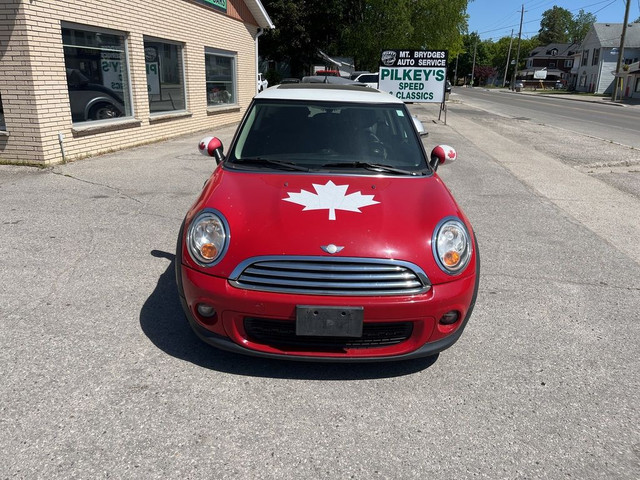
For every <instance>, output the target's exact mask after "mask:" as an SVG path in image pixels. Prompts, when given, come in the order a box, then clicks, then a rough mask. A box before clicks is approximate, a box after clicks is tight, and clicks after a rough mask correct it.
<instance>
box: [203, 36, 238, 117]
mask: <svg viewBox="0 0 640 480" xmlns="http://www.w3.org/2000/svg"><path fill="white" fill-rule="evenodd" d="M204 60H205V68H206V76H207V77H206V78H207V105H209V106H217V105H229V104H236V103H238V99H237V94H236V84H237V81H236V54H235V53H233V52H224V51H221V50H214V49H209V48H208V49H206V50H205V55H204Z"/></svg>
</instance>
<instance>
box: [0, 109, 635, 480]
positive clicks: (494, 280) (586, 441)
mask: <svg viewBox="0 0 640 480" xmlns="http://www.w3.org/2000/svg"><path fill="white" fill-rule="evenodd" d="M458 108H459V109H460V110H459V111H458V112H457V113H456V112H455V111H454V110H455V107H453V106H452V108H451V110H450V112H449V118H448V125H443V124H442V123H439V122H437V121H436V120H435V119H436V118H437V111H436V110H435V109H434V108H433V106H429V107H422V106H414V109H415V110H414V111H415V112H416V113H417V114H418V115H420V116H421V117H422V118H423V119H424V120H425V121H427V122H428V128H429V130H430V135H429V137H428V138H427V143H428V144H429V146H433V145H434V144H435V143H448V144H451V145H454V146H455V147H456V148H457V149H458V152H459V157H460V158H459V161H458V162H457V163H454V164H451V165H449V166H446V167H442V168H441V169H440V171H439V173H440V174H441V176H442V177H443V178H444V179H445V180H446V181H447V183H448V185H449V187H450V188H451V189H452V191H453V192H454V194H455V195H456V197H457V198H458V200H459V201H460V203H461V204H462V206H463V208H464V209H465V210H466V212H467V214H468V216H469V217H470V219H471V221H472V223H473V224H474V226H475V229H476V232H477V235H478V238H479V242H480V248H481V253H482V261H483V265H482V277H481V285H480V293H479V296H478V301H477V306H476V310H475V312H474V316H473V317H472V319H471V321H470V323H469V326H468V328H467V330H466V331H465V334H464V335H463V337H462V338H461V340H460V341H459V342H458V343H457V344H456V345H455V346H454V347H453V348H451V349H450V350H447V351H446V352H443V353H442V354H440V356H439V357H437V358H435V359H429V360H422V361H415V362H405V363H399V364H382V365H346V366H340V365H320V364H299V363H286V362H276V361H267V360H259V359H254V358H245V357H239V356H235V355H232V354H228V353H224V352H219V351H216V350H215V349H213V348H210V347H208V346H207V345H204V344H202V343H201V342H199V341H198V340H197V339H196V338H195V336H194V335H193V334H192V333H191V332H190V330H189V329H188V327H187V325H186V323H185V321H184V320H183V319H182V316H181V312H180V306H179V303H178V301H177V297H176V293H175V280H174V276H173V266H174V265H173V261H174V249H175V239H176V235H177V232H178V228H179V226H180V223H181V221H182V216H183V214H184V212H185V211H186V209H187V208H188V206H189V204H190V203H191V202H192V201H193V200H194V199H195V197H196V195H197V193H198V191H199V189H200V188H201V186H202V184H203V182H204V180H205V179H206V177H207V176H208V175H209V173H210V172H211V170H212V167H213V165H212V163H211V161H210V160H207V159H204V158H203V157H201V156H200V155H199V154H198V153H197V152H196V150H195V147H196V142H197V140H198V139H199V138H200V137H201V136H202V135H201V134H196V135H193V136H189V137H184V138H180V139H177V140H172V141H169V142H164V143H160V144H156V145H150V146H146V147H143V148H138V149H132V150H128V151H124V152H118V153H114V154H110V155H105V156H102V157H96V158H92V159H87V160H83V161H80V162H77V163H73V164H68V165H63V166H58V167H55V168H51V169H44V170H34V169H27V168H23V167H11V166H0V192H1V194H2V199H3V200H2V203H1V204H0V216H1V218H2V223H1V225H0V228H1V230H0V231H1V235H2V239H3V241H2V243H1V244H0V266H1V268H0V282H1V283H2V285H3V288H2V290H1V291H0V318H1V323H0V328H1V329H2V331H1V335H0V398H1V399H2V402H1V403H0V429H1V431H0V451H1V452H2V455H1V456H0V472H1V476H2V478H29V479H31V478H108V477H109V478H145V479H146V478H162V479H166V478H180V479H182V478H194V479H195V478H242V479H248V478H265V479H267V478H269V479H271V478H274V479H276V478H301V479H318V478H323V479H336V478H358V479H372V478H385V479H397V478H407V479H409V478H415V479H424V478H430V479H447V480H449V479H452V478H487V479H496V478H509V479H515V478H549V479H558V478H582V479H602V478H620V479H636V478H638V477H639V476H640V434H639V431H638V428H637V425H638V424H640V415H639V412H638V403H637V398H638V395H639V394H640V391H639V384H640V381H639V380H640V373H639V372H640V360H639V359H640V355H639V353H640V352H639V351H638V350H639V349H638V345H639V342H638V339H639V333H640V332H639V329H640V327H639V326H640V322H639V321H638V320H639V318H638V311H639V308H638V307H639V306H640V265H639V264H638V263H637V261H634V259H633V258H632V256H631V254H630V253H629V252H631V251H632V250H633V247H634V245H635V247H637V246H638V245H637V237H636V239H635V241H636V243H632V244H631V245H629V246H626V247H625V246H624V245H622V246H621V245H616V244H615V243H613V242H612V241H611V238H610V237H608V236H607V235H608V234H604V233H602V232H600V231H598V229H597V228H596V227H597V222H595V223H596V225H589V224H587V223H586V222H585V220H583V219H581V218H580V217H578V216H576V215H574V211H573V210H571V209H569V207H568V206H566V205H564V204H561V203H560V200H561V198H559V196H557V195H556V193H557V192H555V190H553V189H554V188H555V187H557V186H558V185H562V184H564V183H565V182H567V181H569V180H575V179H576V178H578V179H584V177H587V179H588V180H589V181H590V182H591V181H593V182H591V183H590V185H591V188H592V190H593V198H592V201H591V203H589V204H585V205H583V206H582V208H583V209H584V211H586V212H588V211H590V209H591V208H592V207H593V206H594V205H596V204H598V203H600V202H601V201H602V195H601V193H602V192H608V193H610V192H611V189H613V190H616V191H617V192H620V191H621V190H620V189H618V188H615V187H614V186H612V184H610V183H606V182H603V181H602V180H600V178H599V177H598V176H594V175H591V174H589V173H587V172H583V171H581V170H580V169H579V165H573V164H570V163H567V162H568V161H569V160H567V159H565V158H561V159H558V158H555V157H554V156H553V155H550V154H549V152H548V151H546V150H545V152H543V153H544V157H545V158H544V162H545V168H547V169H560V170H561V171H562V172H563V177H559V178H554V177H551V178H549V176H543V177H538V176H535V175H530V176H527V175H524V174H523V172H526V168H525V167H526V164H527V162H529V163H530V164H533V163H534V162H535V161H536V152H535V151H531V152H529V153H527V154H526V155H518V158H519V159H520V160H521V161H520V162H519V163H520V164H519V165H518V164H515V163H516V162H513V161H510V160H512V156H511V155H510V154H509V152H510V148H511V147H513V145H514V143H520V144H521V146H525V145H526V143H525V142H522V141H521V140H522V138H525V137H528V136H530V134H531V133H530V132H531V131H530V130H528V128H530V127H529V126H528V125H527V124H526V122H524V121H522V122H516V124H512V125H510V126H509V129H508V130H506V131H508V132H509V134H510V135H511V138H512V139H513V138H514V137H513V135H516V132H521V133H520V134H518V135H519V136H517V137H515V138H517V139H518V141H517V142H514V141H513V140H512V142H511V143H508V142H505V140H504V139H505V138H507V137H504V136H503V135H502V134H503V133H504V131H505V130H502V129H503V128H507V127H505V126H504V125H502V124H498V126H497V130H495V131H494V130H492V129H491V128H487V127H489V126H492V125H493V122H487V121H486V118H485V117H484V116H483V115H484V114H483V113H482V112H480V111H477V110H474V109H472V108H471V107H469V106H465V105H463V104H459V105H458ZM468 112H471V113H468ZM512 123H513V122H512ZM536 128H542V127H539V126H537V127H536ZM220 133H221V134H222V137H223V139H225V141H227V143H228V138H229V136H230V134H231V130H230V129H222V130H221V131H220ZM542 133H545V132H542ZM496 135H497V137H496ZM550 138H552V139H553V136H551V137H550ZM551 141H552V140H550V142H551ZM496 142H497V143H500V142H502V143H503V146H502V147H501V148H500V149H494V148H493V147H494V146H495V143H496ZM606 148H608V147H607V144H602V145H601V150H602V151H603V152H604V151H606ZM518 152H520V151H518ZM514 164H515V165H514ZM567 165H571V166H570V167H569V168H568V169H564V168H563V167H566V166H567ZM572 184H576V185H578V186H579V185H580V184H581V182H580V181H577V182H572ZM247 195H251V192H247ZM621 199H622V200H621V201H622V202H623V203H622V204H620V205H619V206H618V207H619V208H618V209H617V210H616V211H613V212H611V215H612V216H615V215H617V216H621V217H624V216H625V215H626V213H627V212H629V211H630V210H631V209H633V208H636V209H637V207H638V204H637V202H638V198H637V197H636V196H634V195H633V194H631V193H627V194H625V195H623V196H621ZM636 211H638V210H636ZM621 212H623V213H624V214H621ZM630 222H631V221H630ZM627 227H628V228H633V227H634V225H627ZM636 249H637V248H636Z"/></svg>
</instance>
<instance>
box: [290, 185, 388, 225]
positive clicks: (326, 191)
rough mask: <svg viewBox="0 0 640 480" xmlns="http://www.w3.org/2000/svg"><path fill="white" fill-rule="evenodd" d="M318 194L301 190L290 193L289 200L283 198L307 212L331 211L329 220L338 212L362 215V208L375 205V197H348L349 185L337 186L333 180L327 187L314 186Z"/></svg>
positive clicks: (357, 195)
mask: <svg viewBox="0 0 640 480" xmlns="http://www.w3.org/2000/svg"><path fill="white" fill-rule="evenodd" d="M313 188H314V189H315V191H316V193H312V192H308V191H306V190H300V193H289V198H283V200H284V201H285V202H291V203H297V204H298V205H302V206H303V207H304V208H303V209H302V210H303V211H305V210H324V209H327V210H329V220H335V219H336V210H346V211H348V212H358V213H360V208H361V207H368V206H369V205H375V204H376V203H380V202H376V201H375V200H374V199H373V197H374V196H373V195H362V193H360V192H355V193H350V194H349V195H347V194H346V193H347V189H348V188H349V185H336V184H335V183H333V182H332V181H331V180H329V181H328V182H327V184H326V185H318V184H316V183H314V184H313Z"/></svg>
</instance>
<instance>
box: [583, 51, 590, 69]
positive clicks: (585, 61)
mask: <svg viewBox="0 0 640 480" xmlns="http://www.w3.org/2000/svg"><path fill="white" fill-rule="evenodd" d="M588 60H589V50H584V51H583V52H582V66H583V67H584V66H586V65H587V61H588Z"/></svg>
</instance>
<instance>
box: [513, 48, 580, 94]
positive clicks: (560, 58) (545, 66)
mask: <svg viewBox="0 0 640 480" xmlns="http://www.w3.org/2000/svg"><path fill="white" fill-rule="evenodd" d="M578 49H579V45H577V44H575V43H551V44H549V45H543V46H539V47H536V48H534V49H533V50H532V51H531V52H530V53H529V56H528V57H526V59H525V62H526V63H525V69H524V70H521V71H520V72H518V76H519V77H520V78H521V79H522V81H523V82H524V84H525V87H538V86H539V87H547V88H553V86H554V85H555V83H556V82H558V81H560V82H562V84H563V85H567V84H568V83H569V81H570V77H571V69H572V68H573V62H574V55H575V52H576V51H577V50H578ZM536 72H538V73H537V74H538V76H544V77H545V78H544V79H539V78H536ZM542 72H544V74H543V75H540V74H541V73H542Z"/></svg>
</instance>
